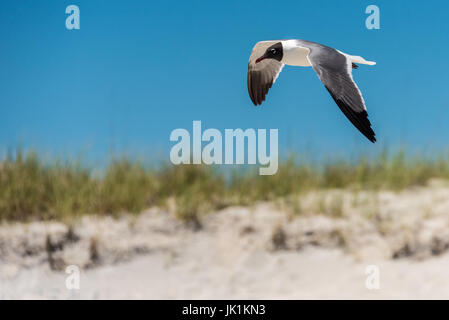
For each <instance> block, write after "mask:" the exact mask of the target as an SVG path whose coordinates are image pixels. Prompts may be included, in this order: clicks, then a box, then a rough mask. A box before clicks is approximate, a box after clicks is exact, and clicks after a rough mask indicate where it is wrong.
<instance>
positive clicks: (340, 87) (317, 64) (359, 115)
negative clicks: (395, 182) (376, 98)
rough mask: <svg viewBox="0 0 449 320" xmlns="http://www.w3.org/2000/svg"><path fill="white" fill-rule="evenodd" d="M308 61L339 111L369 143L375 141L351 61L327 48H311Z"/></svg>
mask: <svg viewBox="0 0 449 320" xmlns="http://www.w3.org/2000/svg"><path fill="white" fill-rule="evenodd" d="M308 58H309V61H310V63H311V64H312V67H313V69H314V70H315V72H316V73H317V74H318V77H319V78H320V80H321V82H322V83H323V84H324V86H325V87H326V89H327V91H329V93H330V94H331V96H332V98H333V99H334V101H335V102H336V103H337V105H338V107H339V108H340V110H341V111H342V112H343V113H344V114H345V116H346V117H347V118H348V119H349V121H351V123H352V124H353V125H354V126H355V127H356V128H357V129H359V131H360V132H361V133H362V134H363V135H364V136H365V137H367V138H368V140H369V141H371V142H373V143H374V142H376V138H375V133H374V131H373V129H372V128H371V123H370V121H369V119H368V113H367V111H366V106H365V101H364V100H363V97H362V93H361V92H360V90H359V88H358V87H357V85H356V84H355V82H354V80H353V78H352V66H353V64H352V62H351V60H350V59H349V58H348V57H347V56H345V55H344V54H342V53H340V52H339V51H337V50H334V49H332V48H329V47H320V48H313V49H312V50H311V51H310V53H309V55H308Z"/></svg>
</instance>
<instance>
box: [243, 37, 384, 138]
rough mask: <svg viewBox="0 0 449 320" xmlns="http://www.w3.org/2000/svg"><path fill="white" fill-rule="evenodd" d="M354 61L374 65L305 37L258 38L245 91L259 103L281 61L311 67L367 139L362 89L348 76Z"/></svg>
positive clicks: (368, 131) (370, 131)
mask: <svg viewBox="0 0 449 320" xmlns="http://www.w3.org/2000/svg"><path fill="white" fill-rule="evenodd" d="M355 63H361V64H368V65H375V64H376V63H375V62H372V61H367V60H365V59H363V58H362V57H359V56H351V55H349V54H346V53H343V52H341V51H339V50H336V49H333V48H330V47H327V46H324V45H322V44H319V43H316V42H311V41H306V40H298V39H292V40H272V41H260V42H258V43H257V44H256V45H255V46H254V48H253V51H252V52H251V56H250V58H249V63H248V93H249V96H250V98H251V100H252V101H253V103H254V105H256V106H257V105H259V104H262V102H263V101H264V100H265V96H266V95H267V93H268V90H269V89H270V88H271V86H272V85H273V83H274V82H275V81H276V79H277V77H278V76H279V73H280V72H281V70H282V68H283V67H284V65H291V66H301V67H310V66H311V67H312V68H313V70H315V72H316V73H317V75H318V77H319V78H320V80H321V82H322V83H323V84H324V86H325V87H326V89H327V91H329V93H330V95H331V96H332V98H333V99H334V101H335V102H336V103H337V105H338V107H339V108H340V110H341V111H343V113H344V114H345V116H346V117H347V118H348V119H349V121H351V123H352V124H353V125H354V126H355V127H356V128H357V129H358V130H359V131H360V132H361V133H362V134H363V135H364V136H365V137H367V138H368V140H370V141H371V142H373V143H374V142H375V141H376V138H375V133H374V131H373V129H371V123H370V121H369V120H368V113H367V112H366V106H365V101H364V100H363V97H362V93H361V92H360V90H359V88H358V87H357V85H356V84H355V82H354V79H353V78H352V69H353V68H354V69H357V68H358V66H357V65H356V64H355Z"/></svg>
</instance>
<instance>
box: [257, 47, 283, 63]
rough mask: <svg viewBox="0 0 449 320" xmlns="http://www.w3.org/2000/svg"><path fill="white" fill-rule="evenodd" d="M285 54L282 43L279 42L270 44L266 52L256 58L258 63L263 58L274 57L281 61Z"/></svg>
mask: <svg viewBox="0 0 449 320" xmlns="http://www.w3.org/2000/svg"><path fill="white" fill-rule="evenodd" d="M283 55H284V52H283V49H282V43H281V42H278V43H275V44H273V45H272V46H270V47H269V48H268V49H267V50H265V53H264V54H263V55H262V56H261V57H259V58H257V59H256V63H259V62H260V61H262V60H265V59H274V60H277V61H281V60H282V57H283Z"/></svg>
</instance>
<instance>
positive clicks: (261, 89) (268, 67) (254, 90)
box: [248, 41, 284, 106]
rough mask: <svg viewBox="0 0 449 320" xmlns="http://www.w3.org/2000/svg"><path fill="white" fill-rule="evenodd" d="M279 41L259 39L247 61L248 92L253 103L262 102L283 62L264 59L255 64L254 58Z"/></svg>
mask: <svg viewBox="0 0 449 320" xmlns="http://www.w3.org/2000/svg"><path fill="white" fill-rule="evenodd" d="M276 42H279V41H260V42H258V43H256V45H255V46H254V48H253V51H252V52H251V56H250V57H249V62H248V93H249V96H250V98H251V100H252V101H253V103H254V105H256V106H257V105H259V104H262V102H263V101H264V100H265V96H266V95H267V93H268V90H270V88H271V86H272V85H273V83H274V82H275V81H276V79H277V77H278V75H279V73H280V72H281V70H282V68H283V67H284V64H283V63H281V62H279V61H277V60H274V59H265V60H262V61H260V62H259V63H257V64H256V59H257V58H259V57H260V56H262V55H263V54H264V53H265V50H267V49H268V47H270V46H272V45H273V44H275V43H276Z"/></svg>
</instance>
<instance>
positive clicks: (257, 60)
mask: <svg viewBox="0 0 449 320" xmlns="http://www.w3.org/2000/svg"><path fill="white" fill-rule="evenodd" d="M266 58H267V57H266V56H265V55H263V56H261V57H260V58H257V59H256V63H259V62H260V61H262V60H264V59H266Z"/></svg>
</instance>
